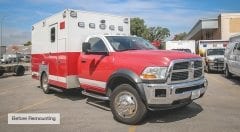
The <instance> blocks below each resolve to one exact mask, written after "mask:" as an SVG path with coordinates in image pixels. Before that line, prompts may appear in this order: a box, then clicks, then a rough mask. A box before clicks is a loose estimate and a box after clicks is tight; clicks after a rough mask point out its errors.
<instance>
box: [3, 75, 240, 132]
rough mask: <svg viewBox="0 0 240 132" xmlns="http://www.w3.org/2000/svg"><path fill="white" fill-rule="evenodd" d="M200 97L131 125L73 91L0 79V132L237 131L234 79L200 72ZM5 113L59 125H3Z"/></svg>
mask: <svg viewBox="0 0 240 132" xmlns="http://www.w3.org/2000/svg"><path fill="white" fill-rule="evenodd" d="M206 77H207V79H208V81H209V87H208V90H207V93H206V94H205V96H204V97H203V98H201V99H199V100H196V101H194V103H192V104H190V105H189V106H188V107H186V108H181V109H175V110H168V111H157V112H149V113H148V115H147V117H146V119H145V120H144V121H143V122H142V123H141V124H140V125H136V126H130V125H125V124H122V123H119V122H117V121H115V120H114V119H113V117H112V113H111V111H110V110H109V107H108V104H107V103H104V102H101V101H96V100H93V99H89V98H87V97H85V96H83V95H81V94H80V93H81V91H80V90H78V89H74V90H70V91H66V92H62V93H60V92H55V93H53V94H49V95H46V94H43V92H42V90H41V89H40V88H39V82H38V81H36V80H33V79H31V76H30V74H29V73H28V74H26V75H24V76H22V77H17V76H12V75H11V74H10V75H5V76H3V77H1V78H0V131H1V132H14V131H24V132H27V131H64V132H65V131H96V132H106V131H122V132H127V131H129V132H134V131H138V132H141V131H142V132H146V131H162V132H167V131H170V132H171V131H198V132H203V131H206V132H207V131H216V132H221V131H222V132H225V131H228V132H231V131H233V132H234V131H235V132H239V130H240V112H239V111H240V78H238V77H234V78H233V79H230V80H229V79H226V78H225V77H224V76H223V75H221V74H217V73H212V74H206ZM8 113H60V115H61V123H60V125H8V122H7V114H8Z"/></svg>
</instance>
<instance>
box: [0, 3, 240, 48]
mask: <svg viewBox="0 0 240 132" xmlns="http://www.w3.org/2000/svg"><path fill="white" fill-rule="evenodd" d="M239 5H240V0H0V23H2V25H3V40H2V41H3V45H12V44H23V43H25V42H27V41H29V40H31V27H32V25H33V24H35V23H37V22H38V21H41V20H42V19H44V18H46V17H49V16H51V15H52V14H55V13H57V12H60V11H62V10H64V9H67V8H69V9H77V10H84V11H93V12H102V13H108V14H115V15H121V16H129V17H139V18H142V19H144V20H145V24H146V25H147V26H161V27H166V28H168V29H169V30H170V33H171V37H173V36H174V35H175V34H177V33H181V32H189V31H190V29H191V28H192V27H193V26H194V25H195V24H196V22H197V21H198V20H199V19H203V18H216V17H217V16H218V15H219V14H220V13H225V12H240V6H239Z"/></svg>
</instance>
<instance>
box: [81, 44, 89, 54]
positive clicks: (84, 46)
mask: <svg viewBox="0 0 240 132" xmlns="http://www.w3.org/2000/svg"><path fill="white" fill-rule="evenodd" d="M90 50H91V44H90V43H89V42H83V43H82V52H83V53H88V52H89V51H90Z"/></svg>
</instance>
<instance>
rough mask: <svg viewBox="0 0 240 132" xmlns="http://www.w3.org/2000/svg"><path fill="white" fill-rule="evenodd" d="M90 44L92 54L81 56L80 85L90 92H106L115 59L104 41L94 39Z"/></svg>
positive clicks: (97, 38)
mask: <svg viewBox="0 0 240 132" xmlns="http://www.w3.org/2000/svg"><path fill="white" fill-rule="evenodd" d="M88 42H89V43H90V45H91V53H89V54H84V53H82V54H81V58H80V65H79V77H80V79H79V80H80V85H81V87H84V86H85V89H88V90H93V91H98V92H104V91H105V87H106V81H107V79H108V77H109V76H110V74H111V72H112V68H113V57H112V55H111V53H109V50H108V48H107V46H106V45H105V43H104V41H103V39H101V38H99V37H92V38H90V39H89V40H88ZM86 86H87V87H86ZM89 86H90V87H89Z"/></svg>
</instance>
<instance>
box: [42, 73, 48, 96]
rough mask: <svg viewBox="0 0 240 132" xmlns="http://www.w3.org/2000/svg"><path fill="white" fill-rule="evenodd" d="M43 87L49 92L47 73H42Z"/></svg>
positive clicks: (44, 90) (45, 91)
mask: <svg viewBox="0 0 240 132" xmlns="http://www.w3.org/2000/svg"><path fill="white" fill-rule="evenodd" d="M41 88H42V89H43V92H44V93H46V94H48V93H49V85H48V76H47V74H46V73H43V75H42V78H41Z"/></svg>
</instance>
